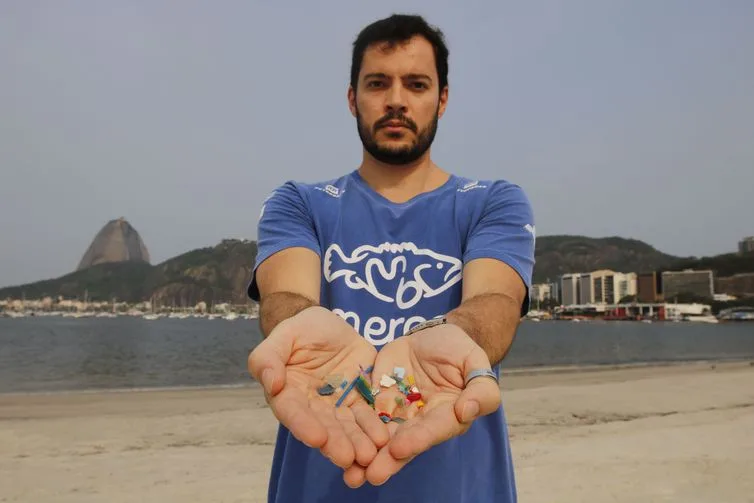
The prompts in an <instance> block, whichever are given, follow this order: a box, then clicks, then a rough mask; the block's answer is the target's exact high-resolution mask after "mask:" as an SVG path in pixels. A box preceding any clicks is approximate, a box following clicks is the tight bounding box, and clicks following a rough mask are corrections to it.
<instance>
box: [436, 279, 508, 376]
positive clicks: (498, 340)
mask: <svg viewBox="0 0 754 503" xmlns="http://www.w3.org/2000/svg"><path fill="white" fill-rule="evenodd" d="M520 313H521V306H520V305H519V304H518V302H517V301H516V300H515V299H513V298H512V297H510V296H507V295H504V294H497V293H494V294H484V295H478V296H476V297H473V298H471V299H468V300H466V301H465V302H464V303H463V304H461V305H460V306H459V307H457V308H456V309H454V310H452V311H450V312H449V313H448V314H447V321H448V323H452V324H453V325H456V326H458V327H460V328H461V329H463V331H464V332H466V333H467V334H468V335H469V337H471V338H472V339H473V340H474V342H476V343H477V344H478V345H479V346H480V347H481V348H482V349H484V351H485V352H486V353H487V356H488V358H489V360H490V363H491V364H492V366H493V367H494V366H495V365H497V364H498V363H500V361H502V359H503V358H505V356H506V355H507V354H508V351H509V350H510V348H511V344H513V339H514V337H515V335H516V329H517V328H518V323H519V321H520V318H521V317H520Z"/></svg>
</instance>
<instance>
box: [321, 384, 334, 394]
mask: <svg viewBox="0 0 754 503" xmlns="http://www.w3.org/2000/svg"><path fill="white" fill-rule="evenodd" d="M317 393H319V394H320V395H324V396H327V395H332V394H333V393H335V388H333V387H332V386H331V385H330V384H329V383H328V384H325V385H324V386H322V387H321V388H319V389H317Z"/></svg>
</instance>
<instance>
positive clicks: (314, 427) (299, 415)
mask: <svg viewBox="0 0 754 503" xmlns="http://www.w3.org/2000/svg"><path fill="white" fill-rule="evenodd" d="M270 409H271V410H272V413H273V414H274V415H275V417H276V418H277V419H278V421H280V423H281V424H282V425H283V426H285V427H286V428H288V430H289V431H290V432H291V433H292V434H293V436H294V437H296V438H297V439H299V440H300V441H301V442H303V443H304V444H306V445H308V446H309V447H314V448H317V449H319V448H320V447H322V446H323V445H325V443H326V442H327V435H328V433H327V429H326V428H325V426H324V425H323V424H322V422H321V421H320V420H319V419H318V417H317V415H316V414H314V413H313V411H312V409H311V408H310V407H309V399H308V397H307V396H306V395H305V394H304V393H303V391H301V390H300V389H297V388H292V387H290V386H288V387H287V388H284V389H283V390H282V391H281V392H280V393H279V394H278V395H277V396H274V397H271V398H270Z"/></svg>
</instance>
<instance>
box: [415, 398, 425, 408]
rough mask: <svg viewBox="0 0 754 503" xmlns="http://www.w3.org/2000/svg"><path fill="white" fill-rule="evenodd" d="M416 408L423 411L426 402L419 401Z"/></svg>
mask: <svg viewBox="0 0 754 503" xmlns="http://www.w3.org/2000/svg"><path fill="white" fill-rule="evenodd" d="M416 406H417V407H419V408H420V409H421V408H422V407H424V402H423V401H421V400H419V401H417V402H416Z"/></svg>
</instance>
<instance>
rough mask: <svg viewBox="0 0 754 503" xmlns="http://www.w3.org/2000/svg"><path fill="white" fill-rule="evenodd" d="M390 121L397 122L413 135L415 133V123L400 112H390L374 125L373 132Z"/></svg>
mask: <svg viewBox="0 0 754 503" xmlns="http://www.w3.org/2000/svg"><path fill="white" fill-rule="evenodd" d="M390 121H399V122H400V123H401V124H402V125H403V126H405V127H407V128H408V129H410V130H411V131H413V132H414V133H416V131H417V129H418V128H417V126H416V122H414V121H412V120H411V119H410V118H408V117H406V116H405V115H403V114H402V113H400V112H391V113H389V114H387V115H385V116H384V117H382V118H381V119H380V120H378V121H377V122H375V123H374V129H375V131H376V130H378V129H380V128H381V127H384V126H385V125H386V124H387V123H388V122H390Z"/></svg>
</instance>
